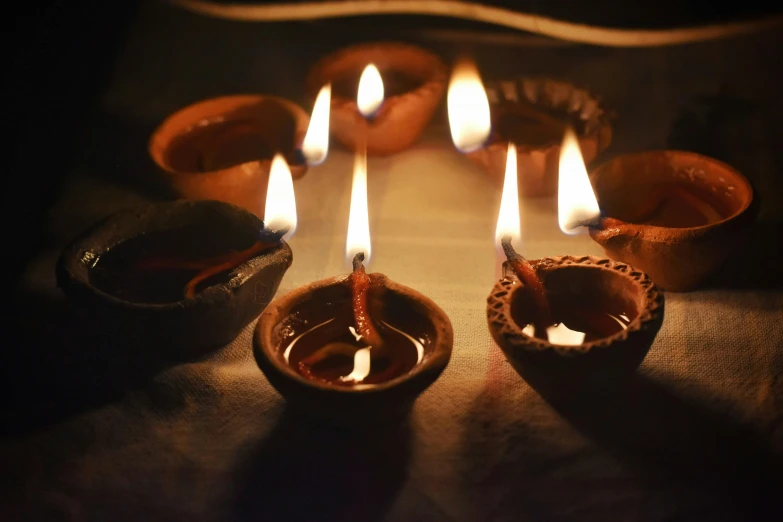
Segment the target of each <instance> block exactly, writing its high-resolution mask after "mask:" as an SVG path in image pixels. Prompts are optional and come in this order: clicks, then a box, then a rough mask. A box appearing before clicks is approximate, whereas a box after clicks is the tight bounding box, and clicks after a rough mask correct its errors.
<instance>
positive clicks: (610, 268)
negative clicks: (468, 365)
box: [487, 242, 664, 387]
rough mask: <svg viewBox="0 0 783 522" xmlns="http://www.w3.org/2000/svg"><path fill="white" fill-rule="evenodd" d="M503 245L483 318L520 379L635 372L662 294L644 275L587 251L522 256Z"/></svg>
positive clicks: (587, 378)
mask: <svg viewBox="0 0 783 522" xmlns="http://www.w3.org/2000/svg"><path fill="white" fill-rule="evenodd" d="M504 246H506V249H507V253H508V261H507V262H506V263H504V275H503V277H502V278H501V279H500V281H498V282H497V283H496V284H495V286H494V287H493V288H492V291H491V293H490V295H489V297H488V298H487V322H488V324H489V330H490V332H491V334H492V337H493V339H494V340H495V342H496V343H497V344H498V346H499V347H500V349H501V350H502V351H503V353H504V354H505V356H506V358H507V359H508V361H509V362H510V363H511V365H512V366H513V367H514V369H515V370H516V371H517V372H518V373H519V374H520V375H521V376H522V377H523V378H524V379H525V380H527V381H528V382H530V383H531V385H533V386H535V387H539V386H545V387H546V386H547V383H546V382H545V381H547V380H552V379H556V380H557V385H562V383H563V382H568V383H570V384H572V385H577V386H586V385H592V384H595V385H600V384H601V383H603V382H604V381H605V380H607V379H609V378H614V377H622V376H623V375H627V374H629V373H631V372H633V371H634V370H636V368H637V367H638V366H639V364H640V363H641V362H642V360H643V359H644V357H645V356H646V354H647V352H648V351H649V349H650V346H651V344H652V342H653V340H654V339H655V336H656V335H657V333H658V330H659V329H660V327H661V323H662V322H663V316H664V297H663V293H662V292H660V291H659V290H658V288H657V287H656V286H655V284H654V283H653V281H652V280H651V279H650V277H649V276H647V275H646V274H644V273H643V272H641V271H639V270H636V269H634V268H633V267H631V266H629V265H627V264H625V263H619V262H616V261H612V260H609V259H600V258H596V257H592V256H581V257H573V256H562V257H554V258H544V259H540V260H536V261H531V262H527V261H525V260H524V259H522V258H521V256H519V255H518V254H516V253H515V252H514V251H513V248H511V246H510V243H508V242H506V244H504ZM551 384H555V383H551Z"/></svg>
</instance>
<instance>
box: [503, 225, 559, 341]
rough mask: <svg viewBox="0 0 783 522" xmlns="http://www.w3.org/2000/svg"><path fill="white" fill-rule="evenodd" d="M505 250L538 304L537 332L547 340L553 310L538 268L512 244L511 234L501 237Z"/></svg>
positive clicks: (507, 257)
mask: <svg viewBox="0 0 783 522" xmlns="http://www.w3.org/2000/svg"><path fill="white" fill-rule="evenodd" d="M501 245H503V252H505V254H506V259H507V260H508V264H509V265H511V268H512V269H513V270H514V272H515V273H516V274H517V276H518V277H519V279H520V281H522V283H523V284H524V285H525V288H527V289H528V291H529V292H530V295H531V297H532V298H533V302H534V303H535V305H536V316H535V321H534V326H535V334H536V337H538V338H539V339H544V340H545V341H546V340H547V328H548V327H549V326H550V325H552V324H553V321H552V310H551V309H550V307H549V300H548V299H547V297H546V290H545V289H544V285H543V283H541V279H539V278H538V274H537V273H536V269H535V268H534V267H533V265H532V264H531V263H530V262H529V261H528V260H527V259H525V258H524V257H522V256H521V255H519V254H518V253H517V251H516V250H514V247H513V246H511V236H503V238H502V239H501Z"/></svg>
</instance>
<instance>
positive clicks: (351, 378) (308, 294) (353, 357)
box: [254, 154, 453, 416]
mask: <svg viewBox="0 0 783 522" xmlns="http://www.w3.org/2000/svg"><path fill="white" fill-rule="evenodd" d="M370 253H371V250H370V231H369V222H368V209H367V171H366V158H365V157H364V156H363V155H362V154H357V159H356V163H355V167H354V178H353V188H352V194H351V209H350V218H349V225H348V240H347V244H346V260H350V261H351V264H352V269H353V271H352V273H351V274H349V275H347V276H338V277H334V278H331V279H325V280H321V281H316V282H314V283H311V284H309V285H306V286H304V287H301V288H298V289H296V290H294V291H292V292H291V293H289V294H287V295H285V296H283V297H281V298H278V299H276V300H275V301H273V302H272V303H271V304H270V305H269V307H268V308H267V309H266V310H265V311H264V313H263V314H261V318H260V320H259V322H258V326H257V328H256V332H255V338H254V346H255V356H256V360H257V362H258V365H259V367H260V368H261V370H262V371H263V372H264V374H265V375H266V377H267V378H268V380H269V382H270V383H271V384H272V385H273V386H274V387H275V388H276V389H277V390H278V391H279V392H280V394H281V395H283V396H284V397H285V398H286V399H287V401H288V402H289V403H291V404H293V405H297V406H299V407H302V408H304V409H307V410H310V412H311V413H316V414H318V413H327V414H328V415H332V414H334V415H338V416H339V415H341V414H350V413H351V412H356V411H358V410H364V411H366V410H372V412H373V415H374V416H377V415H384V414H385V413H401V412H404V411H408V410H409V408H410V405H411V404H412V403H413V401H414V400H415V399H416V397H418V395H419V394H421V392H423V391H424V390H425V389H426V388H427V387H428V386H429V385H430V384H432V383H433V382H434V381H435V380H436V379H437V378H438V376H439V375H440V373H441V372H442V371H443V369H444V368H445V367H446V364H447V363H448V361H449V358H450V356H451V349H452V343H453V332H452V327H451V323H450V321H449V318H448V317H447V316H446V314H445V312H444V311H443V310H441V309H440V308H439V307H438V306H437V305H436V304H435V303H434V302H433V301H432V300H430V299H429V298H427V297H426V296H424V295H422V294H421V293H419V292H417V291H416V290H413V289H411V288H408V287H406V286H403V285H401V284H399V283H396V282H394V281H392V280H391V279H389V278H388V277H387V276H385V275H383V274H379V273H367V272H366V270H365V266H364V265H365V263H367V262H368V261H369V259H370Z"/></svg>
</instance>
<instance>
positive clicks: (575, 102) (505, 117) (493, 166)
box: [468, 78, 612, 197]
mask: <svg viewBox="0 0 783 522" xmlns="http://www.w3.org/2000/svg"><path fill="white" fill-rule="evenodd" d="M486 90H487V97H488V99H489V102H490V113H491V115H492V129H493V130H492V134H491V136H490V138H489V140H488V143H487V145H486V146H485V147H484V148H481V149H478V150H476V151H473V152H470V153H468V157H469V158H470V159H471V160H473V161H474V162H475V163H476V164H477V165H479V166H481V167H482V168H483V169H484V170H486V172H487V173H488V174H489V175H490V177H491V178H492V179H493V180H494V181H495V182H496V183H498V184H499V185H502V183H503V179H504V177H505V172H506V154H507V152H508V143H509V141H511V142H513V143H514V144H515V145H516V148H517V176H518V180H519V184H518V186H519V193H520V195H522V196H523V197H547V196H553V195H555V194H556V193H557V178H558V165H559V162H560V148H561V143H562V141H563V134H564V132H565V125H566V124H570V126H571V127H572V128H573V129H574V131H575V133H576V135H577V139H578V140H579V146H580V148H581V149H582V156H583V157H584V160H585V163H590V162H591V161H593V159H595V157H596V156H597V155H598V153H599V152H601V151H603V150H604V149H606V148H607V147H608V146H609V144H610V143H611V141H612V127H611V125H610V123H609V115H608V113H607V111H606V110H605V108H604V107H603V106H602V104H601V102H600V101H599V100H598V99H597V98H595V97H594V96H593V95H592V94H590V93H589V92H587V91H586V90H584V89H580V88H577V87H575V86H573V85H571V84H569V83H566V82H562V81H557V80H551V79H547V78H519V79H516V80H507V81H498V82H490V83H488V84H487V88H486ZM531 108H532V109H536V110H538V111H543V112H544V113H545V114H546V116H544V118H545V119H544V120H543V121H540V120H538V118H536V117H532V116H531V115H530V109H531Z"/></svg>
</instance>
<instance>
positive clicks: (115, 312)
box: [57, 201, 292, 353]
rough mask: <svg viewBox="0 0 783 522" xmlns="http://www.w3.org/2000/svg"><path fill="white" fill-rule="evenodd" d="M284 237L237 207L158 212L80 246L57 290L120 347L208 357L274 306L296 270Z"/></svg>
mask: <svg viewBox="0 0 783 522" xmlns="http://www.w3.org/2000/svg"><path fill="white" fill-rule="evenodd" d="M281 237H282V232H280V233H276V232H271V231H269V230H265V229H264V226H263V223H262V222H261V220H260V219H259V218H258V217H257V216H255V215H254V214H251V213H250V212H248V211H246V210H244V209H242V208H239V207H237V206H234V205H230V204H228V203H223V202H219V201H197V202H195V201H177V202H169V203H156V204H150V205H146V206H142V207H138V208H131V209H126V210H121V211H119V212H117V213H116V214H113V215H112V216H109V217H108V218H106V219H104V220H103V221H101V222H99V223H98V224H96V225H95V226H94V227H93V228H92V229H90V230H88V231H86V232H85V233H84V234H82V235H81V236H80V237H78V238H76V239H75V240H74V241H73V242H72V243H71V244H70V245H69V246H68V247H67V248H66V249H65V250H64V251H63V253H62V255H61V257H60V259H59V262H58V265H57V281H58V285H59V286H60V287H61V288H62V289H63V291H64V292H65V293H66V294H67V295H68V297H69V298H70V299H71V300H72V301H73V302H74V303H76V304H77V305H80V306H84V307H86V308H88V309H89V310H91V311H93V312H94V313H95V314H96V315H97V316H98V317H99V318H100V319H102V320H103V321H104V322H106V323H107V324H110V325H111V331H112V333H113V335H116V336H117V338H118V339H120V338H122V339H123V340H132V341H133V342H136V343H137V344H138V345H139V346H154V347H156V348H161V349H163V351H164V352H165V353H171V352H180V353H182V352H185V353H192V352H199V351H201V350H204V349H208V348H213V347H217V346H220V345H223V344H226V343H228V342H230V341H231V340H232V339H234V338H235V337H236V336H237V335H238V334H239V332H240V331H241V329H242V328H243V327H244V326H246V325H247V324H248V323H249V322H250V321H251V320H253V319H254V318H256V317H258V315H259V314H260V313H261V311H262V310H263V309H264V308H265V307H266V305H267V304H268V303H269V301H270V300H271V298H272V296H273V295H274V294H275V292H276V291H277V287H278V285H279V284H280V281H281V279H282V278H283V275H284V274H285V272H286V270H287V269H288V267H289V266H291V262H292V253H291V249H290V248H289V247H288V245H287V244H286V243H285V241H283V240H282V239H281Z"/></svg>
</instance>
